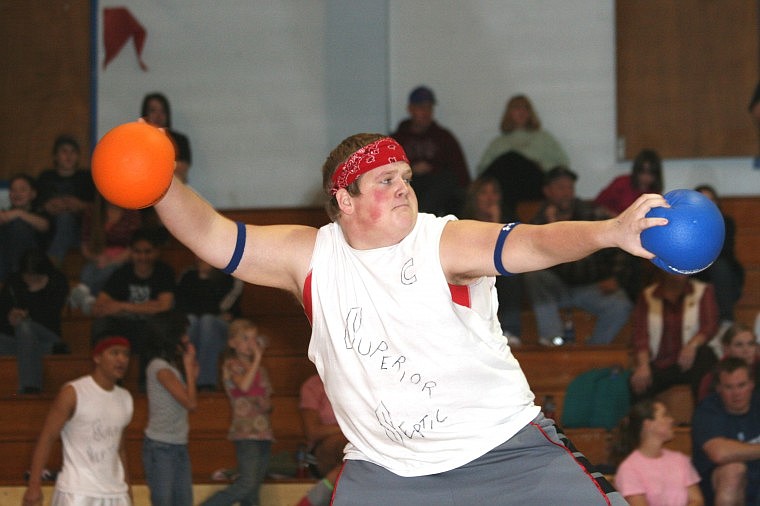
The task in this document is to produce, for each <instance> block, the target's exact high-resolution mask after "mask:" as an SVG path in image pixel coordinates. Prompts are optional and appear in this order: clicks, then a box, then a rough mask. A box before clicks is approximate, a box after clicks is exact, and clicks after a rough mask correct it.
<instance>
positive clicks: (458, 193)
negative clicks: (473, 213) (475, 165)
mask: <svg viewBox="0 0 760 506" xmlns="http://www.w3.org/2000/svg"><path fill="white" fill-rule="evenodd" d="M435 104H436V100H435V95H434V94H433V90H431V89H430V88H428V87H426V86H419V87H417V88H415V89H414V90H412V92H411V93H410V94H409V102H408V104H407V111H408V112H409V117H408V118H406V119H404V120H403V121H402V122H401V123H399V125H398V127H397V128H396V131H395V132H393V133H392V134H391V137H393V138H394V139H396V141H397V142H398V143H399V144H401V146H402V147H403V148H404V151H406V156H407V157H409V164H410V166H411V167H412V177H413V179H412V186H413V187H414V191H415V193H416V194H417V200H418V203H419V210H420V212H423V213H431V214H435V215H438V216H444V215H446V214H456V213H458V212H459V211H460V209H461V207H462V203H463V202H464V194H465V191H466V189H467V186H468V185H469V184H470V173H469V171H468V170H467V161H466V160H465V157H464V152H463V151H462V148H461V146H460V145H459V141H458V140H457V139H456V137H454V134H452V133H451V132H450V131H449V130H448V129H446V128H443V127H442V126H441V125H439V124H438V123H437V122H436V121H435V119H434V110H435Z"/></svg>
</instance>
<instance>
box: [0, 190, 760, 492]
mask: <svg viewBox="0 0 760 506" xmlns="http://www.w3.org/2000/svg"><path fill="white" fill-rule="evenodd" d="M537 208H538V203H537V202H528V203H522V204H520V206H518V215H519V216H520V219H521V220H522V221H530V217H531V216H532V215H533V213H535V210H536V209H537ZM723 209H724V211H726V212H727V213H728V214H730V215H731V216H733V217H734V219H735V220H736V223H737V255H738V257H739V259H740V260H741V261H742V262H743V263H744V265H745V268H746V269H747V283H746V286H745V291H744V295H743V297H742V299H741V301H740V303H739V306H738V307H737V318H738V320H739V321H743V322H745V323H749V324H752V323H753V322H754V317H755V315H756V314H757V312H758V309H760V290H759V289H758V288H760V223H756V220H755V217H756V216H758V215H760V198H758V197H736V198H732V197H728V198H724V199H723ZM223 214H225V215H226V216H228V217H230V218H231V219H234V220H240V221H243V222H246V223H254V224H261V225H267V224H277V223H300V224H304V225H311V226H317V227H318V226H321V225H324V224H325V223H327V222H328V219H327V216H326V214H325V212H324V210H323V209H321V208H294V209H233V210H225V211H223ZM163 259H164V260H165V261H167V262H168V263H170V264H171V265H172V266H173V267H174V269H175V272H176V273H177V274H180V273H181V272H182V271H183V270H184V269H185V268H187V267H188V266H190V265H191V264H192V263H193V255H192V253H191V252H190V251H189V250H188V249H187V248H185V247H184V246H182V245H181V244H179V243H177V242H176V241H174V240H170V241H169V244H168V245H167V246H166V248H165V249H164V251H163ZM82 263H83V261H82V258H81V257H80V256H78V255H77V254H76V253H72V254H70V255H69V256H68V257H67V258H66V260H65V262H64V266H63V267H64V271H65V273H66V274H67V276H69V279H71V280H72V281H75V280H76V279H77V278H78V276H79V272H80V269H81V265H82ZM242 312H243V314H244V316H246V317H249V318H251V319H252V320H254V321H255V322H257V323H258V324H259V326H260V328H261V330H262V333H264V334H265V335H267V336H269V338H270V348H269V350H268V352H267V355H266V359H265V361H266V363H265V365H266V367H267V368H268V370H269V372H270V376H271V377H272V381H273V383H274V388H275V394H274V397H273V402H274V405H275V410H274V413H273V423H274V427H275V435H276V437H277V442H276V443H275V447H274V451H275V452H280V451H292V450H293V449H294V448H295V446H296V445H297V444H298V443H300V442H302V441H303V440H304V437H303V429H302V427H301V423H300V416H299V413H298V390H297V388H298V387H299V386H300V382H301V381H303V379H305V378H306V377H307V376H308V375H309V374H312V373H313V371H314V367H313V365H312V364H311V363H310V362H309V361H308V359H307V358H306V352H307V348H308V341H309V335H310V328H309V324H308V321H307V320H306V317H305V316H304V314H303V310H302V308H301V307H300V305H299V304H298V303H297V302H296V301H295V299H294V298H293V297H292V296H290V295H289V294H287V293H284V292H282V291H280V290H275V289H270V288H264V287H257V286H253V285H246V286H245V290H244V294H243V299H242ZM90 324H91V320H90V319H89V318H88V317H86V316H84V315H82V314H81V313H79V312H77V311H71V310H68V309H67V310H66V311H65V312H64V319H63V339H64V340H65V341H66V342H67V343H68V344H69V346H70V348H71V354H70V355H68V356H50V357H46V358H45V365H44V367H45V369H44V371H45V389H44V393H43V394H42V395H39V396H17V395H16V394H15V385H16V381H17V379H16V368H15V367H16V366H15V359H14V358H12V357H11V358H9V357H0V455H2V456H3V458H2V459H0V485H22V484H23V482H22V476H23V472H24V471H25V470H26V469H27V468H28V466H29V461H30V458H31V451H32V448H33V446H34V444H35V441H36V438H37V436H38V435H39V430H40V428H41V425H42V422H43V420H44V417H45V415H46V413H47V410H48V409H49V407H50V402H51V401H52V398H53V396H54V394H55V392H57V390H58V389H59V388H60V386H61V385H62V384H63V383H64V382H65V381H68V380H70V379H73V378H75V377H78V376H80V375H81V374H85V373H87V372H88V371H89V370H90V367H91V366H90V357H89V340H90V332H89V331H90ZM592 325H593V320H589V319H588V318H587V315H583V314H582V313H579V314H577V315H576V332H577V334H578V336H579V338H581V340H582V337H583V336H584V335H587V332H588V330H589V329H590V328H591V327H592ZM523 328H524V329H525V333H524V336H523V338H524V342H525V343H526V345H524V346H523V347H520V348H516V349H515V350H514V354H515V356H516V357H517V359H518V360H519V361H520V363H521V365H522V368H523V370H524V371H525V374H526V377H527V378H528V381H529V383H530V384H531V387H532V389H533V390H534V392H535V394H536V402H537V403H540V402H541V401H542V399H543V397H544V396H545V395H553V396H554V397H555V401H556V402H557V416H558V417H561V413H562V401H563V399H564V390H565V388H566V387H567V384H568V383H569V381H570V380H572V378H574V377H575V376H576V375H577V374H580V373H581V372H583V371H585V370H588V369H590V368H594V367H605V366H609V365H617V364H621V363H626V364H627V363H629V362H628V361H629V360H630V354H629V350H628V346H627V345H628V336H629V333H630V328H626V329H624V331H623V332H621V334H620V335H619V336H618V339H616V340H615V344H614V345H612V346H602V347H592V346H585V345H584V344H583V343H582V342H579V343H578V344H576V345H575V346H572V347H567V348H553V349H547V348H542V347H539V346H538V345H535V344H534V343H535V342H536V336H535V321H534V318H533V315H532V313H531V312H530V309H529V308H526V310H525V311H524V313H523ZM135 362H136V361H135ZM126 385H127V386H128V387H130V389H131V390H132V391H133V395H134V397H135V407H136V409H135V416H134V419H133V421H132V423H131V424H130V426H129V429H128V431H127V441H128V444H127V446H128V450H129V459H130V471H131V473H132V475H133V476H134V477H135V478H136V479H137V481H138V482H139V479H140V478H139V477H142V466H141V459H140V455H141V444H142V430H143V428H144V424H145V417H146V411H145V397H144V395H142V394H134V392H136V389H135V388H134V387H135V386H136V370H135V369H132V370H130V373H129V375H128V377H127V379H126ZM199 404H200V405H199V408H198V410H197V411H196V412H195V413H193V414H192V415H191V418H190V427H191V432H190V443H189V446H190V453H191V459H192V463H193V470H194V480H195V481H196V482H198V483H204V482H208V480H209V475H210V473H211V472H213V470H215V469H217V468H219V467H229V466H231V465H233V463H234V451H233V446H232V444H231V443H230V442H229V441H228V440H227V429H228V423H229V405H228V400H227V398H226V396H225V395H224V394H223V393H221V392H218V393H203V394H201V396H200V403H199ZM566 432H567V434H568V436H569V437H570V438H571V439H572V440H573V441H574V442H575V444H576V446H577V447H578V448H579V449H580V450H581V451H583V452H584V453H586V455H587V456H588V457H589V458H590V459H591V460H592V462H597V463H607V462H609V444H610V441H611V438H612V437H613V436H612V434H611V433H610V432H608V431H605V430H603V429H583V428H580V429H568V430H567V431H566ZM690 445H691V441H690V435H689V429H688V427H678V428H677V429H676V438H675V440H674V441H673V442H671V443H670V444H669V447H671V448H674V449H678V450H680V451H684V452H685V453H688V452H689V451H690ZM56 458H57V459H59V460H58V461H57V463H56V461H55V460H54V461H53V462H51V467H53V468H54V467H55V466H56V465H60V455H57V456H56V457H54V459H56Z"/></svg>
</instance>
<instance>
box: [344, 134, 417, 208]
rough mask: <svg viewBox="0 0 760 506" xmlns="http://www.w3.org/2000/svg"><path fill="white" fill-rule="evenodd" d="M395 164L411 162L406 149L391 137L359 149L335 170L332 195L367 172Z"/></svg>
mask: <svg viewBox="0 0 760 506" xmlns="http://www.w3.org/2000/svg"><path fill="white" fill-rule="evenodd" d="M394 162H406V163H409V160H408V159H407V158H406V153H404V148H402V147H401V145H400V144H399V143H398V142H396V141H395V140H393V139H392V138H390V137H383V138H382V139H378V140H376V141H375V142H372V143H370V144H367V145H366V146H363V147H361V148H359V149H357V150H356V151H355V152H354V153H352V154H351V156H349V157H348V159H346V161H345V162H343V163H341V164H340V165H338V168H337V169H335V172H334V173H333V175H332V183H333V185H332V188H330V195H335V194H336V193H338V190H340V189H341V188H345V187H347V186H348V185H350V184H351V183H353V182H354V181H356V180H357V179H358V177H359V176H361V175H362V174H364V173H365V172H369V171H371V170H372V169H376V168H378V167H382V166H383V165H388V164H389V163H394Z"/></svg>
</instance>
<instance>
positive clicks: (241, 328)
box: [227, 318, 259, 355]
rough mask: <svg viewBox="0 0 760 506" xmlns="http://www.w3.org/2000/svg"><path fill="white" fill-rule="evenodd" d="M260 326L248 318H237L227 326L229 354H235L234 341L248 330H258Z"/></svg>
mask: <svg viewBox="0 0 760 506" xmlns="http://www.w3.org/2000/svg"><path fill="white" fill-rule="evenodd" d="M258 329H259V327H258V325H256V324H255V323H253V322H252V321H251V320H249V319H248V318H236V319H234V320H232V321H231V322H230V325H229V327H228V328H227V355H235V348H234V347H233V346H232V342H234V341H236V340H237V339H240V337H241V336H242V335H243V334H245V332H246V331H248V330H258Z"/></svg>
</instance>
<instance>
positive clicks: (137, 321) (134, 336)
mask: <svg viewBox="0 0 760 506" xmlns="http://www.w3.org/2000/svg"><path fill="white" fill-rule="evenodd" d="M160 254H161V252H160V249H159V239H158V238H157V237H156V235H155V234H154V233H153V232H152V231H150V230H145V229H141V230H138V231H137V232H135V233H134V234H133V235H132V240H131V241H130V261H129V262H127V263H126V264H124V265H122V266H121V267H119V268H118V269H117V270H116V271H114V273H113V274H112V275H111V277H109V278H108V281H106V284H105V285H104V286H103V289H102V290H101V291H100V293H99V294H98V297H97V299H96V300H95V302H94V303H93V305H92V315H93V316H94V317H95V320H94V321H93V323H92V335H93V336H97V335H99V334H100V333H102V332H103V330H104V329H110V328H116V329H119V330H120V331H121V332H122V335H124V336H125V337H126V338H127V339H129V341H130V344H131V345H132V352H133V353H134V354H137V355H139V356H140V388H141V389H143V388H144V387H145V365H146V364H145V345H146V344H147V343H146V342H145V341H146V339H147V336H148V335H149V333H148V331H147V329H148V325H149V323H150V321H151V320H152V319H153V318H154V317H155V316H156V315H157V314H159V313H162V312H165V311H168V310H170V309H171V308H172V307H173V306H174V289H175V276H174V270H173V269H172V268H171V267H170V266H169V265H167V264H166V263H164V262H162V261H161V260H159V255H160Z"/></svg>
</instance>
